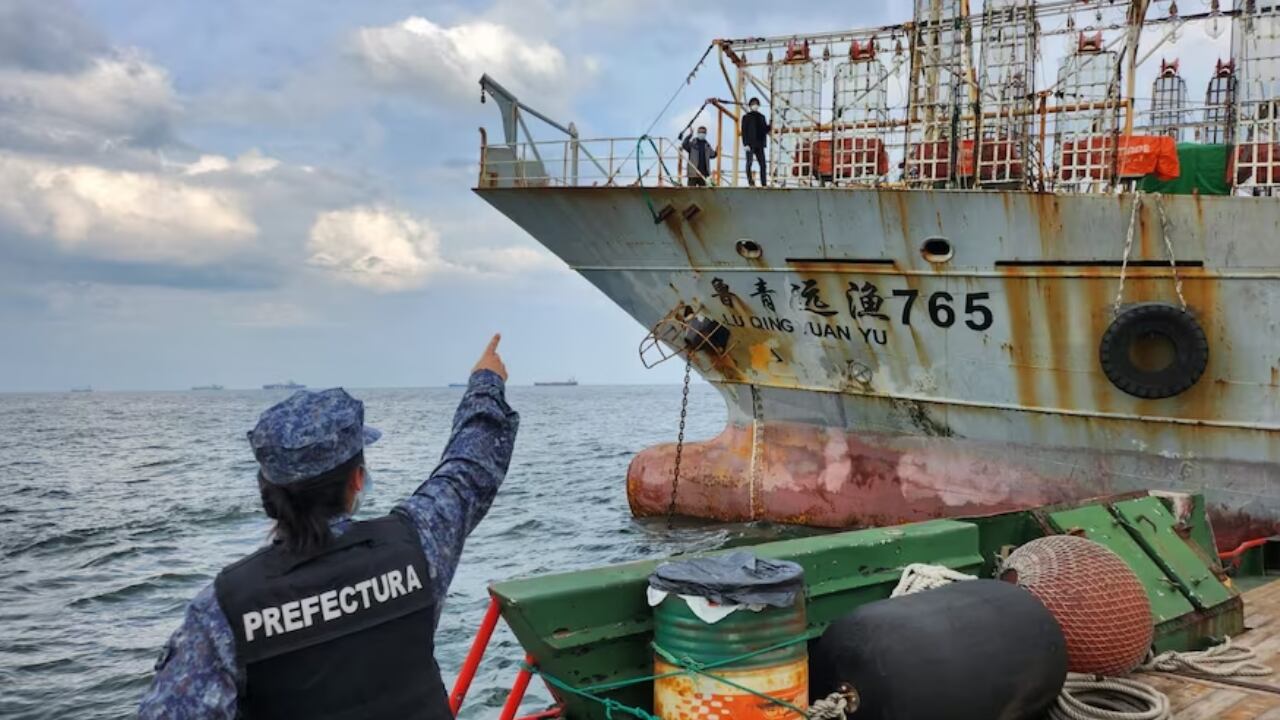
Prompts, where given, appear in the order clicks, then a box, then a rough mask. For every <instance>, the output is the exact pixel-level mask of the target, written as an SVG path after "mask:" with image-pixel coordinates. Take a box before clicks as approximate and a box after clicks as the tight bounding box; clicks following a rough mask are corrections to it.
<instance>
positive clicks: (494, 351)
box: [471, 334, 507, 382]
mask: <svg viewBox="0 0 1280 720" xmlns="http://www.w3.org/2000/svg"><path fill="white" fill-rule="evenodd" d="M500 340H502V335H501V334H498V335H494V336H493V339H492V340H490V341H489V346H488V347H486V348H485V349H484V354H482V355H481V356H480V359H479V360H477V361H476V366H475V367H474V368H471V372H477V371H479V370H492V371H493V372H495V373H497V374H498V377H500V378H502V380H503V381H504V382H505V381H506V379H507V366H506V365H503V364H502V356H501V355H499V354H498V341H500Z"/></svg>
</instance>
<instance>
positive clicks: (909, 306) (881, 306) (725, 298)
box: [711, 277, 995, 345]
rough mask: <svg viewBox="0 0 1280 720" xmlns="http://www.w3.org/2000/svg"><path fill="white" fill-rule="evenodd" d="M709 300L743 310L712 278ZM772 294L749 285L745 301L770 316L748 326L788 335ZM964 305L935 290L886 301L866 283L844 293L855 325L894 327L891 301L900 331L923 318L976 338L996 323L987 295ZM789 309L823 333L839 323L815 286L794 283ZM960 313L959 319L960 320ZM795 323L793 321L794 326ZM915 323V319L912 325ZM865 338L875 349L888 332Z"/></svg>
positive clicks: (969, 296)
mask: <svg viewBox="0 0 1280 720" xmlns="http://www.w3.org/2000/svg"><path fill="white" fill-rule="evenodd" d="M711 288H712V296H714V297H715V298H716V299H717V300H719V301H720V303H721V304H722V305H724V306H725V307H726V308H728V309H730V310H736V309H738V307H739V306H742V307H745V306H746V303H745V302H743V301H742V299H741V298H739V297H738V296H737V295H736V294H735V293H734V292H733V289H732V288H730V287H729V283H728V282H726V281H725V280H724V279H723V278H719V277H715V278H712V279H711ZM776 294H777V291H776V290H774V289H772V288H770V287H769V283H768V281H766V280H765V279H764V278H763V277H756V279H755V282H754V283H753V285H752V292H751V293H750V294H749V295H748V297H752V298H759V300H760V304H761V305H762V306H763V307H764V309H765V310H766V311H768V312H769V313H771V314H773V316H772V317H763V318H762V317H757V316H754V315H751V316H750V325H751V326H752V327H756V328H758V329H765V330H781V331H783V332H792V331H793V329H794V326H793V325H792V321H791V320H790V319H787V318H780V317H777V304H776V302H775V301H774V295H776ZM961 297H962V298H963V300H964V303H963V307H962V308H961V307H958V305H959V303H958V300H959V298H957V297H956V296H953V295H952V294H951V293H949V292H946V291H943V290H939V291H936V292H932V293H921V291H920V290H918V289H915V288H896V289H894V290H893V291H892V292H891V293H890V295H889V297H887V298H886V297H885V296H884V295H883V294H882V293H881V292H880V288H879V286H877V285H876V284H875V283H873V282H871V281H869V280H868V281H862V282H860V281H858V280H850V281H848V289H847V290H846V291H845V302H846V304H847V306H848V309H849V316H850V317H851V318H853V320H854V321H855V322H857V321H859V320H862V319H863V318H871V319H874V320H879V321H881V322H885V323H893V319H892V318H891V317H890V315H889V313H888V312H887V311H888V310H889V308H888V307H887V305H888V303H889V301H890V300H895V301H901V305H900V306H899V310H900V315H899V316H898V322H899V323H900V324H902V325H911V324H912V319H913V317H917V318H918V315H920V314H924V315H925V316H926V318H927V320H928V321H929V322H931V323H932V324H933V325H934V326H935V327H937V328H939V329H943V330H945V329H947V328H950V327H952V326H953V325H956V324H957V321H959V320H962V319H963V325H964V326H965V327H967V328H969V329H970V330H973V331H975V332H983V331H986V330H988V329H989V328H990V327H991V326H992V325H993V324H994V322H995V315H994V313H993V312H992V310H991V307H990V306H989V305H987V304H986V301H987V300H989V299H990V297H991V293H989V292H968V293H964V294H963V295H962V296H961ZM917 299H919V300H921V301H923V302H924V303H925V305H926V309H925V310H924V311H922V313H914V312H913V310H915V308H916V300H917ZM789 305H790V307H791V309H792V310H794V311H795V312H798V313H810V314H812V315H817V316H818V317H819V318H821V320H815V321H813V322H810V324H811V325H812V324H815V323H816V326H817V327H819V328H822V324H823V323H831V322H838V321H837V320H836V319H834V318H835V316H836V315H838V314H839V311H838V310H837V309H835V308H833V307H831V305H829V304H828V303H827V302H826V301H825V300H824V299H823V297H822V288H821V287H819V286H818V281H817V280H813V279H808V280H801V281H800V282H799V283H791V295H790V303H789ZM962 313H963V317H962V316H961V314H962ZM725 322H726V324H728V325H734V326H738V327H745V326H746V325H747V324H748V323H747V318H744V317H743V316H740V315H737V314H734V315H733V316H732V318H730V317H729V316H726V318H725ZM797 322H798V321H797ZM917 322H918V319H917ZM859 330H860V331H861V332H862V334H863V336H864V338H867V339H868V341H871V340H872V339H874V340H875V341H876V344H879V345H884V344H886V342H887V339H888V332H887V330H888V329H887V328H884V329H876V328H859ZM813 334H816V335H829V334H831V333H829V332H827V329H826V328H822V331H821V332H817V331H815V332H814V333H813ZM834 334H835V335H836V336H840V337H843V336H847V335H849V334H850V332H849V329H848V328H845V327H841V326H836V327H834Z"/></svg>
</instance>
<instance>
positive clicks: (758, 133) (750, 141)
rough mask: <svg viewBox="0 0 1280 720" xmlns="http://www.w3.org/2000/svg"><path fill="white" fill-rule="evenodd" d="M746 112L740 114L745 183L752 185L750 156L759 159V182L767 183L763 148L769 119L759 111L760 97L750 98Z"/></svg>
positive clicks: (767, 143)
mask: <svg viewBox="0 0 1280 720" xmlns="http://www.w3.org/2000/svg"><path fill="white" fill-rule="evenodd" d="M747 109H748V112H747V114H746V115H743V116H742V145H743V147H745V148H746V149H747V184H748V185H752V186H754V185H755V184H756V181H755V178H754V177H752V174H751V160H752V158H754V159H756V160H759V161H760V184H761V185H768V184H769V171H768V169H767V167H768V166H767V165H765V161H764V149H765V148H766V147H768V146H769V121H768V120H766V119H765V117H764V115H763V114H762V113H761V112H760V99H759V98H751V101H750V102H748V103H747Z"/></svg>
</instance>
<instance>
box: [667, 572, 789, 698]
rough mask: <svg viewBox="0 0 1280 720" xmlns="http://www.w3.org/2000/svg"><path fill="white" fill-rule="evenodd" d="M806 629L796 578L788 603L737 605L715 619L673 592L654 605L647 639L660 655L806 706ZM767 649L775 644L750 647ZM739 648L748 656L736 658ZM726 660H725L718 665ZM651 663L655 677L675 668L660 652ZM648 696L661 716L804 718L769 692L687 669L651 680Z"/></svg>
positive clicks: (740, 654) (764, 647)
mask: <svg viewBox="0 0 1280 720" xmlns="http://www.w3.org/2000/svg"><path fill="white" fill-rule="evenodd" d="M805 630H806V627H805V601H804V586H803V580H802V579H799V582H798V583H797V585H796V587H795V601H794V602H793V603H792V604H791V605H789V606H785V607H770V606H766V607H765V608H764V609H763V610H760V611H758V612H756V611H752V610H749V609H747V608H740V609H739V610H736V611H735V612H732V613H730V614H729V615H728V616H727V617H724V618H723V619H721V620H719V621H717V622H715V623H707V622H705V621H703V620H702V619H700V618H699V617H698V616H697V615H695V614H694V612H693V610H691V609H690V607H689V604H688V602H686V601H685V599H684V598H682V597H681V596H680V595H678V594H675V593H672V594H669V595H667V596H666V598H664V599H663V600H662V602H661V603H659V604H658V606H657V607H656V608H655V609H654V630H653V641H654V645H656V646H657V647H658V648H661V649H662V650H663V651H665V652H666V654H667V655H669V656H671V657H673V658H675V659H679V660H684V659H688V660H691V661H693V662H694V663H698V664H699V665H701V666H702V667H705V668H706V672H708V673H710V674H712V675H715V676H717V677H720V678H724V679H725V680H729V681H730V682H732V683H734V684H736V685H740V686H742V687H745V688H750V689H751V690H754V691H756V692H757V693H761V694H763V695H767V696H770V697H773V698H777V699H779V700H783V701H785V702H787V703H789V704H790V705H792V706H794V707H798V708H807V707H808V706H809V652H808V646H807V644H806V643H805V642H804V641H803V640H802V639H801V638H803V637H804V635H805ZM793 641H794V642H793ZM766 648H774V649H773V650H769V651H768V652H763V653H760V654H758V655H753V654H752V653H756V652H759V651H760V650H763V649H766ZM744 655H749V656H750V657H746V658H743V656H744ZM735 658H736V660H735ZM726 661H732V662H729V664H725V665H721V663H724V662H726ZM653 664H654V667H653V672H654V674H655V675H659V676H661V675H664V674H667V673H676V672H679V671H680V670H681V668H680V667H678V666H675V665H672V664H671V663H670V662H668V660H667V659H665V658H664V657H663V655H662V653H656V654H655V656H654V663H653ZM708 666H715V667H708ZM653 695H654V698H653V706H654V713H655V714H656V715H657V716H658V717H660V718H663V720H686V719H687V720H716V719H717V718H718V719H719V720H730V719H731V718H732V720H801V719H802V717H803V716H802V715H800V714H798V713H796V712H795V711H793V710H791V709H789V708H787V707H786V706H784V705H780V704H778V703H775V702H771V701H770V700H769V699H768V698H765V697H760V696H759V695H756V694H753V693H751V692H748V691H747V690H743V689H741V688H737V687H733V686H732V685H728V684H725V683H722V682H720V681H719V680H716V679H714V678H711V677H707V676H706V675H703V674H699V673H694V672H686V673H682V674H676V675H672V676H671V677H661V678H659V679H658V680H655V681H654V684H653Z"/></svg>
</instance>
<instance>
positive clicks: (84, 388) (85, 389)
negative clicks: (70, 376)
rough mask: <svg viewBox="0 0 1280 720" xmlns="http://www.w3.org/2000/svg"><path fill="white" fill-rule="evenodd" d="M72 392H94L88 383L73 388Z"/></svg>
mask: <svg viewBox="0 0 1280 720" xmlns="http://www.w3.org/2000/svg"><path fill="white" fill-rule="evenodd" d="M71 392H93V388H91V387H89V386H88V385H81V386H79V387H73V388H71Z"/></svg>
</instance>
